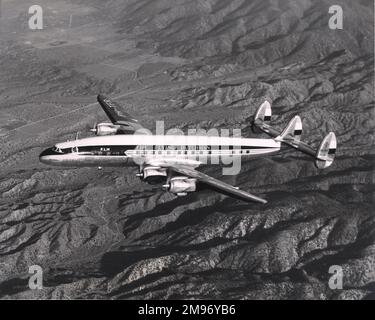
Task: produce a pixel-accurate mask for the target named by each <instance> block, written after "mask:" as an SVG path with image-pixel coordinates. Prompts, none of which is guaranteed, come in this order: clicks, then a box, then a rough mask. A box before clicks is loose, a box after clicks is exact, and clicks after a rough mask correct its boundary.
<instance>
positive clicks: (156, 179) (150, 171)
mask: <svg viewBox="0 0 375 320" xmlns="http://www.w3.org/2000/svg"><path fill="white" fill-rule="evenodd" d="M139 176H140V177H141V178H142V179H143V180H145V181H146V182H147V183H149V184H158V183H162V182H163V181H165V179H166V177H167V170H166V169H165V168H160V167H146V168H144V169H143V171H142V173H141V174H140V175H139Z"/></svg>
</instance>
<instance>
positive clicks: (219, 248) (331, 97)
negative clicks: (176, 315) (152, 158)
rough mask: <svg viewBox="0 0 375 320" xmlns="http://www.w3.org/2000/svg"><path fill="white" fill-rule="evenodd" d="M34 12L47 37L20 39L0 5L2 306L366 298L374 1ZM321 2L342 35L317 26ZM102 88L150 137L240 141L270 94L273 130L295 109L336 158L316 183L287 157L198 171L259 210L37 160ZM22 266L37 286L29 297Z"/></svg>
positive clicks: (92, 108)
mask: <svg viewBox="0 0 375 320" xmlns="http://www.w3.org/2000/svg"><path fill="white" fill-rule="evenodd" d="M39 2H41V3H42V5H45V7H46V10H45V15H46V16H45V23H46V27H45V29H44V30H43V31H34V32H32V31H29V30H28V29H27V8H28V6H29V5H31V4H32V3H29V2H28V1H26V0H22V1H20V2H17V5H16V4H13V3H11V2H10V1H9V2H8V1H4V4H3V8H2V13H3V15H2V17H1V19H0V26H1V29H0V70H1V74H0V160H1V161H0V172H1V175H0V194H1V197H0V298H2V299H14V298H26V299H30V298H56V299H75V298H80V299H85V298H95V299H107V298H112V299H118V298H120V299H135V298H138V299H158V298H161V299H166V298H177V299H180V298H193V299H201V298H208V299H210V298H211V299H222V298H228V299H373V298H375V215H374V160H375V154H374V150H375V149H374V127H375V126H374V124H375V123H374V122H375V120H374V58H373V57H374V42H373V39H374V27H373V25H374V8H373V2H372V1H366V0H362V1H349V0H344V1H339V0H337V1H334V2H333V3H331V2H330V1H323V0H322V1H320V0H318V1H315V0H314V1H313V0H311V1H308V0H298V1H297V0H295V1H292V0H276V1H273V0H254V1H245V0H242V1H239V0H234V1H227V0H211V1H210V0H209V1H203V0H202V1H198V0H192V1H186V0H177V1H172V0H136V1H135V0H131V1H120V0H111V1H99V0H90V1H89V0H81V1H74V2H73V1H71V2H69V1H67V0H53V1H48V2H47V1H46V0H41V1H39ZM333 4H339V5H341V6H342V7H343V10H344V29H343V30H330V29H329V28H328V19H329V17H330V15H329V14H328V8H329V7H330V6H331V5H333ZM7 10H8V11H7ZM4 13H5V14H4ZM70 15H73V18H72V19H71V20H69V16H70ZM98 93H104V94H107V95H109V96H111V97H118V98H117V99H116V100H117V101H118V102H120V103H122V104H123V105H124V108H125V109H126V110H127V111H128V112H129V113H131V114H133V115H134V116H136V117H138V118H139V119H140V121H141V122H142V123H144V124H145V125H146V126H149V127H150V128H151V129H153V128H154V127H155V120H163V119H164V120H165V121H166V125H167V126H168V127H174V126H179V127H180V128H184V129H187V128H189V127H191V128H192V127H197V126H199V127H201V128H210V127H215V128H233V127H235V128H241V129H242V133H243V135H244V136H256V135H254V134H253V133H252V132H251V130H250V124H251V117H252V115H253V114H254V112H255V110H256V109H257V107H258V106H259V105H260V104H261V103H262V102H263V101H264V100H265V99H269V100H270V101H272V106H273V124H274V125H275V126H277V127H279V128H282V127H284V126H286V124H287V122H288V121H289V119H291V118H292V117H293V116H294V115H295V114H299V115H300V116H301V118H302V121H303V126H304V133H303V135H302V139H303V140H305V141H307V142H309V143H311V144H313V145H314V146H318V145H319V143H320V141H321V139H322V138H323V137H324V135H325V134H327V133H328V132H329V131H334V132H335V133H336V135H337V139H338V150H337V157H336V160H335V162H334V164H333V165H332V166H331V167H329V168H328V169H325V170H323V171H321V170H318V169H316V168H315V166H314V164H313V161H312V160H311V159H310V158H309V157H308V156H306V155H304V154H301V153H298V152H296V151H294V150H291V149H289V148H287V147H285V149H283V152H282V153H281V154H279V155H275V156H272V157H267V158H260V159H254V160H250V161H247V162H244V163H242V170H241V174H239V175H238V176H222V175H221V169H220V168H219V167H217V168H208V169H205V170H204V171H205V172H207V173H209V174H211V175H213V176H215V177H217V178H219V179H222V180H223V181H226V182H228V183H232V184H234V185H237V186H239V187H240V188H241V189H244V190H247V191H249V192H252V193H254V194H257V195H259V196H262V197H265V198H267V199H268V201H269V203H268V204H266V205H259V204H247V203H244V202H241V201H239V200H235V199H232V198H229V197H226V196H224V195H220V194H218V193H215V192H212V191H208V190H206V191H202V192H199V193H195V194H191V195H188V196H187V197H183V198H176V197H175V196H173V195H171V194H168V193H164V192H163V191H161V188H160V187H158V186H150V185H147V184H144V183H143V182H141V181H140V180H139V179H138V178H137V177H135V173H136V169H135V168H124V169H122V168H117V169H112V168H104V169H103V170H102V171H98V170H96V169H95V168H53V167H47V166H44V165H42V164H41V163H39V162H38V154H39V153H40V152H41V150H43V149H44V148H46V147H48V146H51V145H53V144H54V143H56V142H58V141H64V140H67V139H74V137H75V134H76V132H77V131H81V133H80V136H85V135H88V133H87V132H85V130H86V128H87V127H88V126H89V125H92V124H93V123H94V122H95V121H97V120H104V119H106V118H105V115H104V113H103V112H102V111H101V110H100V108H99V106H98V105H97V104H96V103H95V95H96V94H98ZM83 106H87V107H85V108H84V109H82V108H81V107H83ZM77 108H81V109H79V110H78V111H77V110H76V109H77ZM261 136H263V135H261ZM35 264H37V265H40V266H42V267H43V270H44V289H43V290H29V289H28V286H27V283H28V268H29V266H31V265H35ZM331 265H339V266H341V267H342V268H343V272H344V278H343V285H344V289H343V290H331V289H330V288H329V286H328V280H329V278H330V276H331V274H329V273H328V270H329V267H330V266H331Z"/></svg>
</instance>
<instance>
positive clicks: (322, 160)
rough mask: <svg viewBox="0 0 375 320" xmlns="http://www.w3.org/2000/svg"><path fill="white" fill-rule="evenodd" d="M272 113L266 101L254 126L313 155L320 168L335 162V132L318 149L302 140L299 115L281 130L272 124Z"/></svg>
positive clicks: (255, 119) (277, 139)
mask: <svg viewBox="0 0 375 320" xmlns="http://www.w3.org/2000/svg"><path fill="white" fill-rule="evenodd" d="M271 115H272V110H271V104H270V103H269V102H268V101H265V102H264V103H263V104H262V105H261V106H260V107H259V109H258V111H257V112H256V114H255V117H254V122H253V127H255V128H259V129H260V130H262V131H264V132H266V133H268V134H269V135H270V136H271V137H273V138H274V139H275V140H276V141H280V142H282V143H285V144H288V145H289V146H291V147H293V148H295V149H298V150H300V151H302V152H304V153H307V154H309V155H311V156H313V157H314V158H315V159H316V160H315V165H316V167H317V168H319V169H324V168H328V167H329V166H330V165H331V164H332V163H333V160H334V158H335V152H336V146H337V142H336V136H335V134H334V133H333V132H330V133H329V134H328V135H327V136H326V137H325V138H324V139H323V141H322V143H321V144H320V146H319V148H318V150H317V151H316V150H315V149H313V148H312V147H310V146H309V145H308V144H306V143H305V142H303V141H301V135H302V121H301V118H300V117H299V116H295V117H294V118H293V119H292V120H291V121H290V122H289V123H288V125H287V126H286V128H285V129H284V130H283V131H280V130H277V129H276V128H274V127H272V126H271V125H270V120H271Z"/></svg>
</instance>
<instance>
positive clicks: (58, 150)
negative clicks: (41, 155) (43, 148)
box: [52, 146, 63, 153]
mask: <svg viewBox="0 0 375 320" xmlns="http://www.w3.org/2000/svg"><path fill="white" fill-rule="evenodd" d="M52 151H54V152H58V153H63V152H62V151H61V149H60V148H58V147H56V146H55V147H53V148H52Z"/></svg>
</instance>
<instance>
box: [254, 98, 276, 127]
mask: <svg viewBox="0 0 375 320" xmlns="http://www.w3.org/2000/svg"><path fill="white" fill-rule="evenodd" d="M271 116H272V110H271V104H270V103H269V102H268V101H264V102H263V103H262V105H261V106H260V107H259V109H258V111H257V113H256V114H255V119H254V121H257V120H260V121H262V122H264V123H267V124H268V123H270V121H271Z"/></svg>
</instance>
